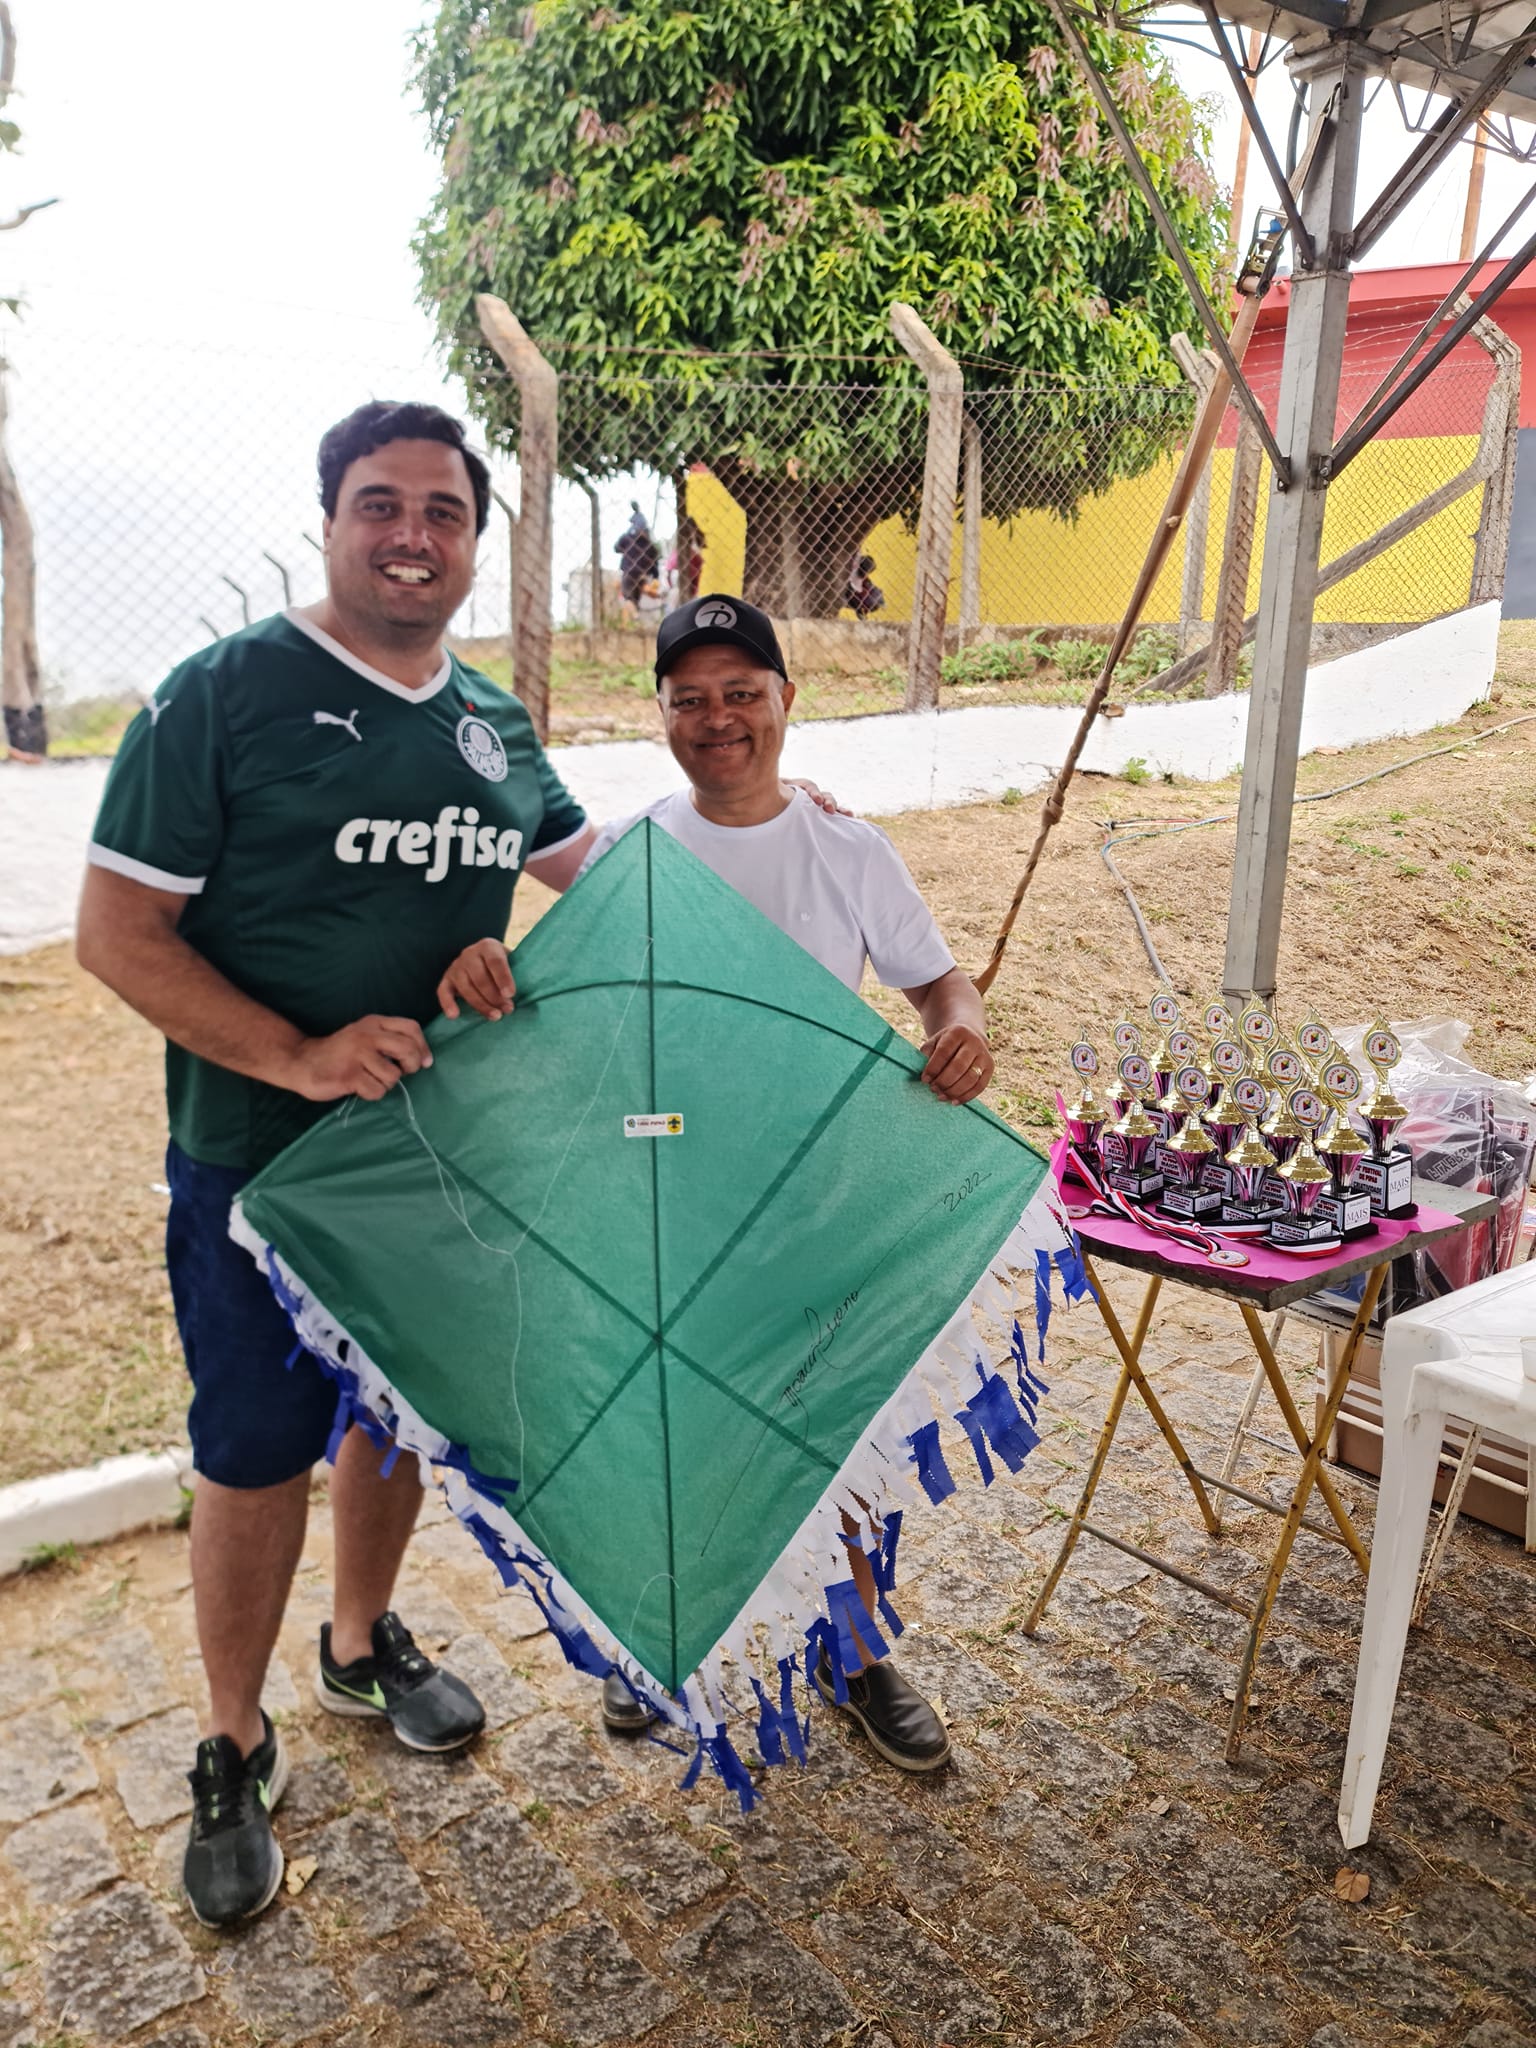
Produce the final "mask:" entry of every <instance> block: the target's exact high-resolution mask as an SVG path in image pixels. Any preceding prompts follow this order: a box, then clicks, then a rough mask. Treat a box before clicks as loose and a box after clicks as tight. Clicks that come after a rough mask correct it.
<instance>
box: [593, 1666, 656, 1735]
mask: <svg viewBox="0 0 1536 2048" xmlns="http://www.w3.org/2000/svg"><path fill="white" fill-rule="evenodd" d="M660 1718H661V1717H660V1716H659V1715H658V1714H653V1713H652V1712H651V1710H650V1708H649V1707H648V1706H647V1705H646V1704H645V1701H644V1700H642V1699H637V1698H636V1696H635V1694H634V1693H632V1692H631V1691H630V1689H629V1687H628V1686H627V1685H626V1684H625V1683H624V1681H623V1679H622V1678H620V1676H619V1674H618V1672H617V1671H610V1672H609V1674H608V1676H607V1677H606V1678H605V1679H604V1680H603V1726H604V1727H605V1728H611V1729H612V1730H613V1731H614V1733H615V1734H616V1735H640V1734H643V1733H644V1731H645V1730H646V1729H647V1728H649V1727H650V1725H651V1723H652V1722H653V1721H656V1720H659V1719H660Z"/></svg>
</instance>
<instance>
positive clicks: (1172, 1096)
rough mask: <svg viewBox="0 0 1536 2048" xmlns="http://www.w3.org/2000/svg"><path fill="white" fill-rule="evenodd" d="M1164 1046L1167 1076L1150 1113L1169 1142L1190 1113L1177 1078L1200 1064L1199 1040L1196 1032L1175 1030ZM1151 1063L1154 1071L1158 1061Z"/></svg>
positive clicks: (1164, 1042)
mask: <svg viewBox="0 0 1536 2048" xmlns="http://www.w3.org/2000/svg"><path fill="white" fill-rule="evenodd" d="M1170 1000H1171V998H1170ZM1163 1045H1164V1047H1165V1048H1166V1051H1167V1055H1168V1074H1167V1079H1166V1082H1165V1084H1164V1087H1163V1092H1162V1094H1161V1096H1160V1097H1159V1098H1158V1101H1157V1102H1156V1104H1155V1105H1154V1107H1153V1109H1152V1112H1151V1114H1152V1118H1153V1121H1154V1122H1156V1123H1158V1124H1160V1125H1161V1128H1162V1136H1163V1138H1164V1139H1165V1140H1166V1139H1168V1138H1171V1137H1172V1136H1173V1134H1174V1132H1175V1131H1176V1130H1177V1129H1178V1128H1179V1126H1180V1125H1181V1124H1182V1123H1183V1121H1184V1119H1185V1117H1186V1116H1187V1114H1188V1110H1189V1105H1188V1103H1187V1102H1186V1100H1185V1098H1184V1096H1183V1094H1182V1093H1181V1092H1180V1089H1179V1085H1178V1077H1179V1074H1180V1073H1181V1071H1182V1070H1183V1069H1184V1068H1185V1067H1188V1066H1198V1065H1199V1061H1200V1041H1199V1040H1198V1039H1197V1038H1196V1037H1195V1036H1194V1034H1193V1032H1190V1031H1184V1030H1180V1029H1176V1030H1173V1031H1170V1032H1169V1033H1168V1036H1167V1037H1166V1038H1165V1039H1164V1040H1163ZM1152 1064H1153V1067H1154V1070H1155V1069H1156V1066H1157V1062H1156V1061H1155V1060H1154V1061H1153V1063H1152Z"/></svg>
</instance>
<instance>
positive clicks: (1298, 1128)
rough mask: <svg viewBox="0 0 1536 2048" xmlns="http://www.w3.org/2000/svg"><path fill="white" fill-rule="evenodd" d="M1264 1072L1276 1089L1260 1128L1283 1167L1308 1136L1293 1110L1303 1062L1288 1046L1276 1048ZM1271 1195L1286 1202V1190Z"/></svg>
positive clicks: (1266, 1061)
mask: <svg viewBox="0 0 1536 2048" xmlns="http://www.w3.org/2000/svg"><path fill="white" fill-rule="evenodd" d="M1264 1071H1265V1073H1266V1074H1267V1075H1268V1076H1269V1079H1270V1081H1271V1082H1272V1084H1273V1086H1274V1091H1275V1092H1274V1095H1273V1096H1272V1097H1271V1104H1272V1106H1271V1108H1270V1112H1269V1115H1268V1116H1267V1117H1265V1119H1264V1121H1263V1123H1261V1124H1260V1125H1259V1129H1260V1131H1261V1132H1262V1133H1263V1136H1264V1138H1265V1141H1266V1142H1267V1144H1268V1145H1269V1147H1270V1150H1271V1151H1272V1152H1273V1153H1274V1155H1275V1157H1276V1158H1277V1159H1278V1160H1279V1162H1280V1164H1281V1165H1282V1166H1284V1164H1285V1162H1286V1161H1287V1160H1288V1159H1289V1158H1290V1156H1291V1154H1292V1153H1293V1152H1295V1151H1296V1149H1297V1148H1298V1146H1299V1145H1300V1144H1301V1141H1302V1139H1303V1138H1304V1137H1305V1136H1306V1135H1307V1133H1306V1127H1305V1126H1304V1125H1303V1124H1301V1123H1299V1122H1298V1121H1297V1118H1296V1114H1295V1111H1294V1110H1293V1109H1292V1108H1291V1090H1292V1089H1293V1088H1296V1087H1299V1086H1300V1083H1301V1061H1300V1060H1299V1059H1298V1058H1297V1056H1296V1054H1295V1053H1293V1052H1292V1051H1291V1049H1290V1047H1289V1046H1288V1045H1275V1046H1273V1048H1272V1050H1271V1051H1270V1053H1269V1056H1268V1058H1267V1059H1266V1060H1265V1062H1264ZM1271 1193H1272V1194H1273V1195H1274V1196H1275V1198H1276V1199H1277V1200H1283V1199H1284V1195H1283V1190H1282V1189H1280V1188H1278V1187H1276V1188H1273V1189H1272V1190H1271Z"/></svg>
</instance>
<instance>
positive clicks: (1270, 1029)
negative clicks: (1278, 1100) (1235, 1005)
mask: <svg viewBox="0 0 1536 2048" xmlns="http://www.w3.org/2000/svg"><path fill="white" fill-rule="evenodd" d="M1237 1035H1238V1037H1239V1038H1240V1039H1241V1040H1242V1042H1243V1044H1244V1045H1245V1046H1247V1048H1248V1061H1249V1064H1250V1065H1251V1066H1252V1068H1253V1071H1254V1072H1255V1073H1256V1074H1259V1075H1262V1074H1263V1072H1264V1063H1265V1061H1266V1060H1267V1059H1268V1058H1269V1055H1270V1053H1271V1052H1272V1051H1273V1050H1274V1048H1275V1046H1277V1045H1278V1044H1279V1042H1280V1026H1279V1025H1278V1024H1277V1023H1276V1022H1275V1020H1274V1018H1273V1017H1271V1015H1270V1014H1269V1012H1268V1010H1266V1009H1265V1007H1264V1005H1263V1004H1262V1003H1261V1002H1260V1001H1259V999H1258V997H1257V996H1253V997H1250V998H1249V1000H1248V1001H1247V1002H1246V1003H1244V1005H1243V1014H1242V1015H1241V1017H1239V1018H1238V1020H1237Z"/></svg>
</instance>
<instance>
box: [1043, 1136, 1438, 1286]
mask: <svg viewBox="0 0 1536 2048" xmlns="http://www.w3.org/2000/svg"><path fill="white" fill-rule="evenodd" d="M1066 1160H1067V1141H1066V1139H1065V1138H1058V1139H1057V1140H1056V1142H1055V1144H1054V1145H1053V1146H1052V1147H1051V1170H1052V1172H1053V1173H1054V1174H1055V1176H1056V1181H1057V1185H1058V1187H1059V1188H1060V1190H1061V1198H1062V1201H1063V1202H1064V1203H1065V1205H1066V1206H1067V1207H1068V1208H1069V1209H1074V1208H1080V1207H1086V1206H1087V1204H1088V1203H1089V1202H1091V1201H1092V1199H1093V1196H1092V1194H1091V1193H1090V1191H1089V1190H1088V1189H1087V1188H1086V1187H1085V1186H1084V1185H1083V1183H1082V1182H1081V1181H1080V1180H1069V1179H1064V1177H1063V1175H1064V1169H1065V1167H1066ZM1455 1222H1456V1218H1455V1217H1454V1216H1451V1215H1448V1214H1447V1213H1446V1211H1445V1210H1443V1209H1427V1208H1424V1207H1422V1206H1421V1207H1420V1209H1419V1213H1418V1215H1417V1216H1409V1217H1405V1218H1401V1219H1396V1218H1393V1217H1390V1216H1387V1217H1383V1218H1382V1220H1381V1221H1380V1222H1379V1223H1378V1224H1377V1226H1376V1229H1375V1232H1374V1233H1373V1235H1372V1236H1370V1237H1358V1238H1354V1239H1352V1240H1351V1242H1350V1243H1349V1244H1347V1245H1345V1246H1343V1247H1342V1248H1341V1249H1340V1250H1339V1251H1338V1252H1336V1253H1334V1254H1332V1255H1331V1256H1330V1257H1329V1258H1326V1259H1298V1258H1297V1257H1296V1256H1295V1254H1294V1253H1292V1252H1277V1251H1276V1250H1274V1249H1273V1247H1272V1246H1270V1245H1267V1244H1258V1243H1255V1242H1254V1241H1253V1239H1251V1238H1244V1239H1243V1240H1242V1247H1241V1248H1242V1250H1243V1251H1245V1252H1246V1253H1247V1254H1248V1263H1247V1265H1246V1266H1234V1267H1232V1268H1230V1269H1229V1270H1228V1271H1226V1272H1224V1273H1223V1275H1222V1277H1223V1279H1224V1280H1226V1281H1229V1282H1230V1283H1231V1284H1232V1285H1234V1286H1237V1287H1242V1286H1244V1285H1248V1286H1252V1287H1274V1286H1277V1285H1286V1284H1288V1283H1289V1282H1291V1281H1295V1280H1304V1279H1306V1278H1307V1277H1308V1276H1309V1275H1310V1276H1312V1277H1314V1278H1315V1279H1317V1281H1318V1282H1319V1284H1320V1285H1321V1284H1322V1283H1323V1278H1324V1276H1325V1275H1326V1273H1327V1272H1328V1270H1329V1267H1330V1265H1343V1264H1344V1263H1345V1262H1346V1260H1351V1259H1358V1258H1360V1257H1361V1256H1362V1255H1363V1254H1364V1253H1367V1252H1372V1251H1376V1250H1379V1249H1380V1248H1381V1247H1383V1246H1385V1245H1395V1244H1399V1243H1401V1242H1402V1240H1403V1239H1404V1238H1405V1237H1412V1236H1414V1235H1416V1233H1418V1232H1419V1231H1422V1230H1444V1229H1446V1228H1447V1227H1448V1226H1454V1224H1455ZM1072 1227H1073V1229H1074V1230H1075V1231H1076V1232H1077V1234H1078V1236H1079V1237H1080V1238H1081V1239H1082V1240H1083V1243H1084V1246H1085V1248H1086V1249H1087V1250H1088V1251H1090V1252H1091V1251H1092V1250H1093V1247H1094V1246H1095V1245H1100V1244H1102V1245H1123V1246H1125V1247H1127V1248H1132V1249H1135V1250H1137V1251H1142V1252H1152V1253H1154V1254H1155V1255H1156V1256H1157V1257H1158V1258H1160V1259H1164V1260H1166V1261H1167V1263H1168V1264H1169V1265H1170V1266H1193V1267H1197V1268H1199V1269H1200V1270H1201V1271H1202V1272H1205V1273H1209V1272H1211V1270H1212V1267H1211V1264H1210V1261H1209V1260H1208V1259H1207V1258H1206V1256H1205V1254H1204V1252H1199V1251H1196V1250H1195V1249H1194V1248H1193V1247H1192V1246H1190V1245H1182V1244H1178V1243H1176V1242H1175V1241H1174V1240H1173V1239H1172V1238H1169V1237H1159V1236H1158V1234H1157V1233H1156V1232H1155V1231H1152V1230H1143V1229H1142V1227H1141V1225H1140V1224H1139V1223H1125V1222H1122V1221H1121V1220H1120V1218H1119V1217H1109V1216H1082V1217H1076V1216H1074V1217H1073V1219H1072Z"/></svg>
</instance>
